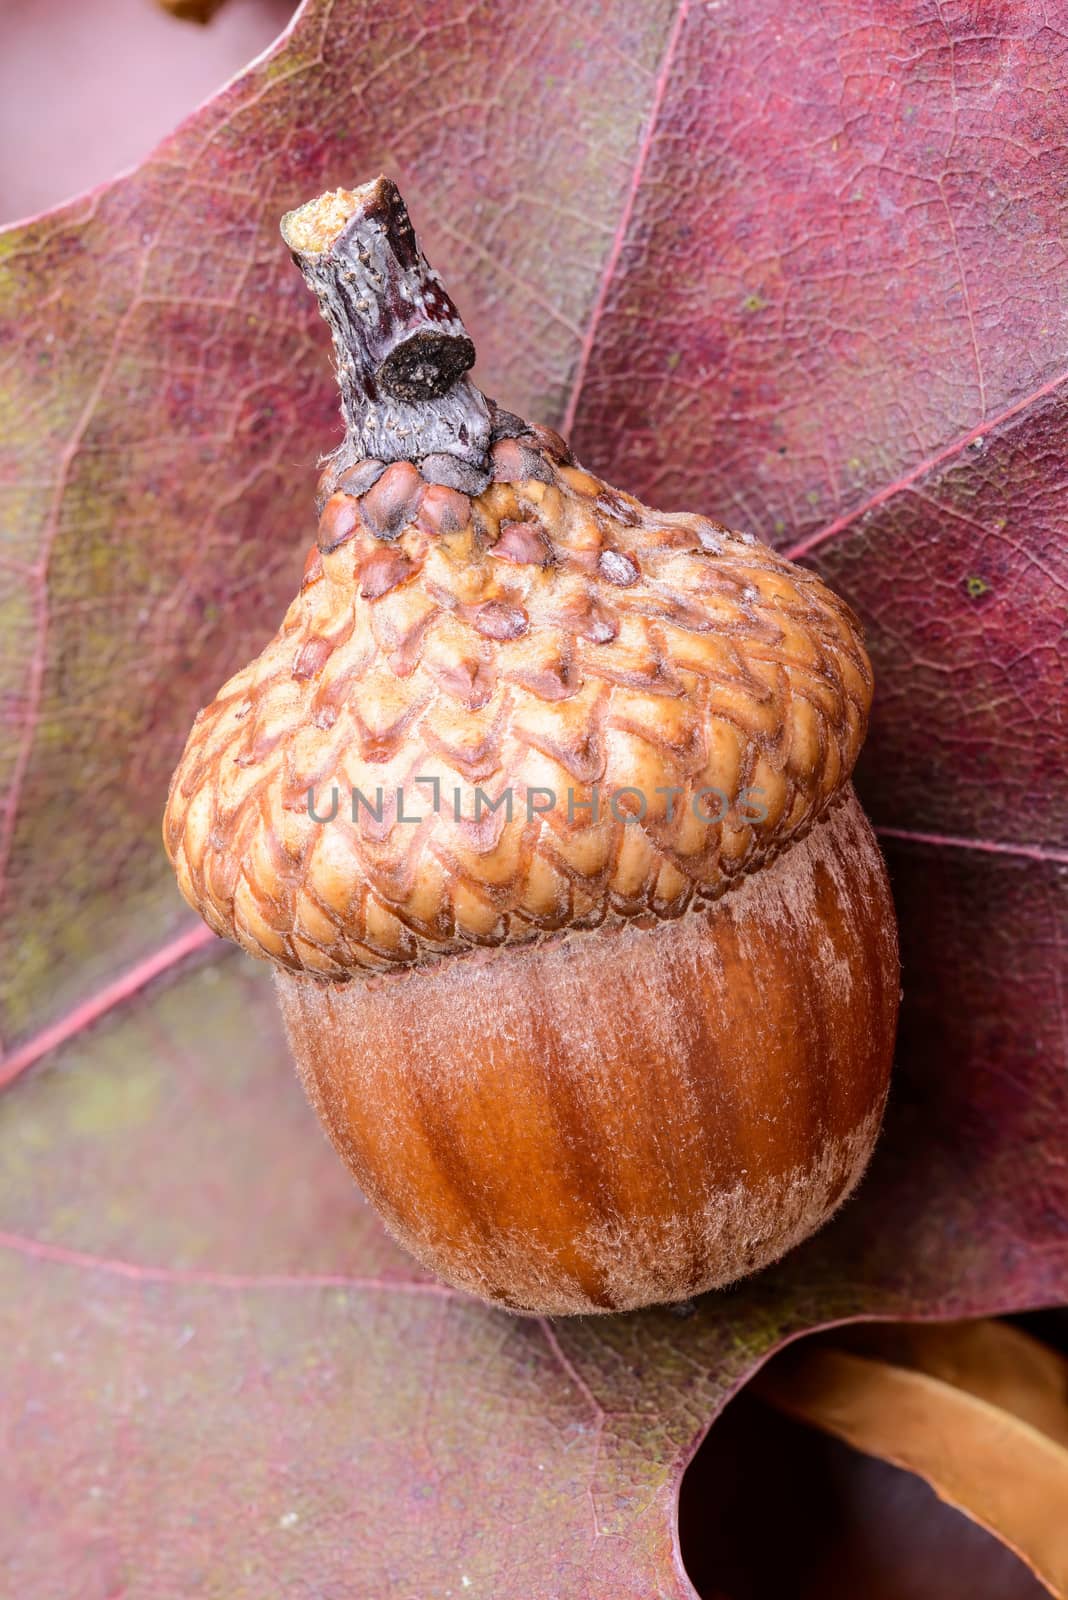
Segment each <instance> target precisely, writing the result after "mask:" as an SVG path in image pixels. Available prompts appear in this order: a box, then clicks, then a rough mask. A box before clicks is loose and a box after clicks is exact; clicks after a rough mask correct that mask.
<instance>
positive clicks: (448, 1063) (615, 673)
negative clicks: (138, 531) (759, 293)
mask: <svg viewBox="0 0 1068 1600" xmlns="http://www.w3.org/2000/svg"><path fill="white" fill-rule="evenodd" d="M282 233H283V237H284V238H285V241H286V243H287V244H288V246H289V247H290V249H291V251H292V253H293V256H294V259H295V260H296V262H297V264H298V265H299V266H300V268H301V270H302V272H303V273H304V276H305V278H306V279H307V281H308V283H309V285H310V286H311V287H312V288H313V289H314V290H315V293H316V294H317V295H318V298H319V303H320V306H321V309H322V312H323V315H324V316H325V318H326V320H327V322H328V324H329V325H330V328H331V331H332V333H333V337H334V343H335V347H336V355H337V369H338V379H339V383H340V387H341V394H342V412H343V417H344V421H345V437H344V440H343V442H342V444H341V446H340V448H339V449H338V450H336V451H335V452H334V454H333V455H332V456H330V457H329V458H328V460H327V462H326V465H325V470H324V471H323V474H322V478H321V480H320V516H319V525H318V538H317V542H316V544H315V546H314V547H313V548H312V550H311V551H310V553H309V556H308V560H307V563H306V566H305V570H304V579H303V583H302V585H301V589H300V593H299V595H298V597H297V598H296V599H295V600H294V601H293V603H292V605H291V606H290V608H289V610H288V612H287V613H286V616H285V618H284V620H283V622H282V625H281V628H280V629H279V631H278V633H277V634H276V635H275V637H274V638H273V639H272V640H271V642H270V643H269V644H268V645H267V646H266V648H265V649H264V651H263V653H262V654H261V655H260V656H259V657H257V659H256V660H255V661H253V662H251V663H250V664H249V665H248V666H247V667H245V668H244V669H243V670H242V671H240V672H238V673H237V674H236V675H235V676H234V677H232V678H231V679H230V680H229V682H228V683H226V684H225V685H224V687H223V688H222V689H221V690H220V692H219V694H218V695H217V697H216V698H215V700H214V701H213V702H212V703H211V705H209V706H208V707H207V708H206V709H204V710H203V711H201V712H200V713H199V715H198V716H197V719H196V722H195V724H194V727H193V730H192V732H191V734H190V737H189V741H188V744H187V745H186V748H185V753H184V754H183V756H182V759H181V761H180V763H179V766H178V769H177V771H176V773H175V775H174V779H173V781H172V785H171V790H170V795H169V798H168V802H167V809H166V816H165V822H164V837H165V842H166V847H167V851H168V854H169V856H170V859H171V862H172V864H173V866H174V870H175V872H176V874H177V878H178V882H179V885H180V886H181V889H182V892H183V894H184V895H185V897H186V899H187V900H188V901H189V903H190V904H191V905H192V906H193V907H194V908H195V909H196V910H197V911H199V912H200V914H201V915H202V916H203V917H204V918H205V920H206V921H207V922H208V924H209V925H210V926H211V927H212V928H213V929H214V930H215V932H216V933H218V934H221V935H223V936H225V937H227V938H230V939H233V940H236V942H237V943H238V944H240V945H242V946H243V947H244V949H246V950H247V951H249V952H250V953H251V954H252V955H254V956H257V957H259V958H261V959H264V960H267V961H270V962H272V963H273V965H274V970H275V979H276V985H277V992H278V997H279V1001H280V1004H281V1010H282V1016H283V1018H284V1022H285V1027H286V1030H287V1033H288V1037H289V1041H290V1045H291V1048H292V1052H293V1055H294V1058H295V1060H296V1064H297V1068H298V1071H299V1073H300V1076H301V1078H302V1080H303V1083H304V1086H305V1089H306V1091H307V1094H308V1097H309V1099H310V1100H311V1103H312V1104H313V1105H314V1107H315V1108H316V1110H317V1111H318V1113H319V1115H320V1117H321V1118H322V1121H323V1123H324V1125H325V1128H326V1131H327V1133H328V1134H329V1136H330V1139H331V1140H332V1142H333V1144H334V1145H335V1147H336V1149H337V1150H338V1152H339V1154H340V1155H341V1157H342V1159H343V1160H344V1161H345V1162H346V1164H347V1165H348V1166H349V1167H350V1169H351V1170H352V1172H353V1174H354V1175H355V1177H356V1178H357V1180H358V1181H359V1183H360V1184H361V1186H362V1188H363V1190H364V1192H365V1193H366V1195H367V1196H368V1197H369V1199H370V1200H371V1201H372V1202H373V1204H374V1205H375V1206H376V1207H377V1208H378V1210H379V1212H380V1213H381V1215H382V1216H383V1218H384V1219H385V1221H386V1223H387V1224H388V1226H389V1227H390V1228H391V1230H392V1231H393V1233H394V1234H395V1235H396V1237H397V1238H398V1239H399V1240H400V1241H401V1242H402V1243H403V1244H404V1245H405V1246H406V1247H407V1249H408V1250H409V1251H411V1253H412V1254H413V1255H414V1256H416V1257H417V1258H418V1259H419V1260H420V1261H421V1262H423V1263H424V1264H425V1265H427V1266H428V1267H430V1268H431V1269H432V1270H433V1271H434V1272H436V1273H437V1274H439V1275H440V1276H441V1277H442V1278H443V1279H445V1280H446V1281H448V1282H449V1283H451V1284H454V1285H456V1286H459V1287H460V1288H462V1289H465V1290H468V1291H470V1292H471V1293H473V1294H475V1295H479V1296H481V1297H483V1298H484V1299H486V1300H489V1301H493V1302H496V1303H498V1304H501V1305H504V1306H508V1307H511V1308H513V1309H515V1310H520V1311H525V1312H534V1313H543V1314H559V1313H574V1312H605V1311H618V1310H624V1309H628V1308H633V1307H637V1306H645V1305H649V1304H654V1303H658V1302H678V1301H684V1300H688V1299H690V1298H691V1297H692V1296H694V1295H696V1294H699V1293H701V1292H703V1291H705V1290H709V1289H713V1288H715V1287H717V1286H719V1285H723V1284H728V1283H730V1282H732V1281H734V1280H736V1279H738V1278H739V1277H741V1276H742V1275H744V1274H746V1273H750V1272H753V1271H755V1270H756V1269H758V1268H760V1267H763V1266H765V1265H766V1264H767V1263H769V1262H771V1261H774V1260H776V1259H777V1258H778V1257H780V1256H781V1255H782V1254H783V1253H784V1252H785V1251H787V1250H789V1249H790V1248H791V1247H792V1246H793V1245H795V1244H797V1243H798V1242H799V1241H800V1240H801V1239H803V1238H805V1237H806V1236H807V1235H809V1234H811V1233H812V1231H813V1230H814V1229H816V1228H818V1227H819V1226H820V1225H821V1224H822V1223H824V1222H825V1221H826V1220H827V1218H828V1217H829V1216H830V1215H831V1214H832V1212H833V1211H834V1210H835V1209H836V1207H838V1206H839V1205H840V1204H841V1202H842V1201H843V1200H844V1199H845V1198H846V1196H847V1195H848V1194H849V1193H850V1191H851V1190H852V1189H853V1188H854V1186H855V1185H856V1183H857V1181H858V1179H859V1178H860V1176H861V1174H862V1172H863V1170H864V1168H865V1165H866V1163H867V1161H868V1158H869V1156H870V1154H871V1150H872V1147H873V1144H874V1142H875V1139H876V1136H877V1133H878V1129H879V1124H880V1120H881V1116H882V1112H883V1106H884V1101H885V1097H886V1092H887V1084H888V1078H889V1073H890V1066H891V1058H892V1054H893V1044H894V1030H895V1024H896V1016H897V1006H898V998H899V968H898V953H897V936H896V929H895V922H894V913H893V906H892V901H891V897H890V892H889V886H888V883H887V877H886V871H885V868H884V865H883V862H882V858H881V856H880V853H879V849H878V846H877V844H876V842H875V838H874V836H873V834H872V830H871V827H870V826H869V824H868V822H867V820H866V818H865V817H864V814H863V812H862V811H861V808H860V806H859V804H858V802H857V799H856V797H855V795H854V792H853V789H852V786H851V784H850V774H851V772H852V770H853V766H854V763H855V761H856V758H857V753H858V751H859V749H860V746H861V743H862V741H863V738H864V733H865V728H866V724H867V718H868V712H869V707H870V704H871V696H872V672H871V667H870V664H869V661H868V657H867V655H866V654H865V651H864V646H863V644H862V642H861V637H860V628H859V624H858V622H857V619H856V617H855V616H854V615H853V613H852V612H851V611H850V609H849V607H848V606H847V605H845V603H844V602H843V601H842V600H840V599H839V598H838V597H837V596H836V595H835V594H833V593H832V592H831V591H830V590H829V589H828V588H827V587H826V586H825V585H824V584H823V583H822V582H821V581H820V579H819V578H818V577H817V576H816V575H815V574H814V573H812V572H810V571H807V570H805V569H803V568H801V567H799V566H795V565H793V564H792V563H791V562H789V561H787V560H784V559H783V557H781V556H779V555H777V554H775V553H774V552H773V551H772V550H770V549H769V548H767V547H766V546H765V545H763V544H760V543H758V542H757V541H756V540H755V539H754V538H752V536H750V535H746V534H736V533H731V532H729V531H728V530H727V529H726V528H724V527H722V526H720V525H719V524H718V523H715V522H712V521H709V520H708V518H706V517H701V516H696V515H688V514H687V515H683V514H679V513H670V514H666V513H662V512H657V511H653V510H650V509H649V508H648V507H647V506H645V505H643V504H641V503H640V502H639V501H638V500H636V499H635V498H633V497H632V496H631V495H629V494H626V493H623V492H621V491H620V490H617V489H614V488H611V487H610V486H609V485H608V484H606V483H605V482H603V481H602V480H601V479H600V478H598V477H597V476H596V475H595V474H594V473H592V472H588V471H586V470H584V469H583V468H582V467H581V466H580V465H579V464H578V463H577V462H576V461H575V460H574V459H573V457H572V455H571V452H570V451H569V449H568V447H567V445H566V444H565V442H564V441H563V440H562V439H561V438H560V436H559V435H558V434H557V433H555V432H553V431H552V430H551V429H549V428H545V427H540V426H536V425H531V424H529V423H527V422H525V421H523V420H522V419H521V418H519V417H517V416H514V415H513V414H511V413H510V412H508V411H505V410H502V409H501V408H500V407H498V406H497V405H496V404H495V403H494V402H493V401H491V400H488V399H487V398H486V397H485V396H484V395H482V394H481V393H480V392H479V390H478V389H477V388H476V387H475V386H474V385H473V383H472V382H471V380H470V378H469V376H468V373H469V371H470V368H471V366H472V364H473V362H474V355H475V352H474V347H473V345H472V342H471V339H470V337H469V336H468V334H467V331H466V329H465V327H464V325H463V322H462V321H461V319H460V316H459V313H458V312H457V310H456V307H455V306H454V304H453V302H452V300H451V299H450V298H449V296H448V294H447V293H446V291H445V288H444V286H443V284H442V282H441V280H440V278H439V277H438V275H437V274H436V273H435V272H434V271H433V269H432V268H431V267H430V266H429V264H428V263H427V261H426V259H425V257H424V256H423V255H422V253H421V251H420V249H419V246H418V244H417V242H416V239H415V235H414V233H413V231H412V226H411V223H410V221H409V217H408V213H407V211H406V209H405V206H404V203H403V201H402V200H401V197H400V195H399V194H398V192H397V189H396V188H395V186H394V185H393V183H392V182H390V181H389V180H387V179H385V178H379V179H377V180H376V181H375V182H373V183H370V184H367V185H365V186H364V187H362V188H357V189H354V190H351V191H350V190H337V191H334V192H332V193H329V194H326V195H323V196H321V197H320V198H319V199H317V200H315V201H312V202H311V203H310V204H309V205H306V206H303V207H302V208H300V209H299V210H297V211H294V212H291V213H290V214H289V215H288V216H287V217H286V218H285V219H284V221H283V223H282Z"/></svg>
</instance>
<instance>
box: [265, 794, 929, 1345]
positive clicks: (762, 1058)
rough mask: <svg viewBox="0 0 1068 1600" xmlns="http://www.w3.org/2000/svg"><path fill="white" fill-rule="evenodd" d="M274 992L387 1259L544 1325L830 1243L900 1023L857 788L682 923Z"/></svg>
mask: <svg viewBox="0 0 1068 1600" xmlns="http://www.w3.org/2000/svg"><path fill="white" fill-rule="evenodd" d="M276 980H277V989H278V994H279V999H280V1002H281V1008H282V1014H283V1017H284V1019H285V1022H286V1027H287V1031H288V1034H289V1039H290V1044H291V1048H292V1050H293V1054H294V1057H295V1059H296V1062H297V1065H298V1068H299V1070H300V1073H301V1077H302V1079H303V1082H304V1085H305V1088H306V1090H307V1092H308V1095H309V1098H310V1099H311V1101H312V1103H313V1104H314V1105H315V1107H316V1109H317V1110H318V1112H319V1115H320V1117H321V1118H322V1120H323V1123H324V1124H325V1126H326V1129H327V1132H328V1133H329V1135H330V1138H331V1139H332V1141H333V1143H334V1144H335V1146H336V1148H337V1149H338V1151H339V1153H340V1154H341V1156H342V1157H343V1159H344V1160H345V1161H346V1163H347V1164H348V1166H349V1167H350V1168H351V1170H352V1172H353V1173H354V1174H355V1176H356V1178H357V1179H358V1181H359V1182H360V1184H361V1185H362V1187H363V1188H364V1190H365V1192H366V1193H367V1195H368V1197H369V1198H370V1199H371V1200H372V1201H373V1202H374V1204H375V1205H376V1206H377V1208H378V1209H379V1211H380V1212H381V1213H382V1215H383V1216H384V1218H385V1219H386V1221H387V1223H388V1224H389V1226H390V1227H391V1229H392V1230H393V1232H394V1233H395V1234H396V1235H397V1237H398V1238H399V1239H400V1241H401V1242H402V1243H403V1244H404V1245H405V1246H406V1247H407V1248H408V1249H409V1250H410V1251H411V1252H412V1254H413V1255H415V1256H416V1257H417V1258H418V1259H419V1260H420V1261H422V1262H424V1263H425V1264H426V1265H427V1266H429V1267H430V1268H432V1269H433V1270H434V1271H435V1272H436V1273H438V1274H439V1275H440V1276H441V1277H443V1278H445V1279H446V1280H447V1281H448V1282H450V1283H453V1284H455V1285H457V1286H459V1287H461V1288H463V1289H466V1290H469V1291H471V1292H472V1293H474V1294H477V1295H480V1296H482V1297H483V1298H485V1299H488V1300H494V1301H497V1302H498V1303H501V1304H504V1305H507V1306H509V1307H512V1308H514V1309H517V1310H524V1311H537V1312H541V1313H550V1314H560V1313H573V1312H602V1311H618V1310H626V1309H629V1308H632V1307H637V1306H643V1305H648V1304H652V1303H656V1302H671V1301H680V1300H686V1299H688V1298H689V1297H690V1296H692V1295H695V1294H698V1293H700V1292H701V1291H702V1290H706V1289H711V1288H714V1287H716V1286H718V1285H721V1284H725V1283H729V1282H731V1281H733V1280H734V1279H736V1278H739V1277H741V1276H742V1275H744V1274H746V1273H749V1272H752V1271H754V1270H756V1269H757V1268H759V1267H762V1266H765V1265H767V1264H768V1263H769V1262H771V1261H774V1260H776V1259H777V1258H778V1257H779V1256H781V1255H782V1254H783V1253H784V1252H785V1251H786V1250H788V1249H790V1248H791V1246H793V1245H795V1244H797V1243H798V1242H799V1241H800V1240H801V1239H803V1238H805V1237H806V1236H807V1235H808V1234H809V1233H811V1232H812V1231H813V1230H814V1229H815V1228H817V1227H819V1226H820V1225H821V1224H822V1223H823V1222H824V1221H826V1219H827V1218H828V1217H829V1216H830V1215H831V1213H832V1212H833V1211H834V1210H835V1209H836V1207H837V1206H838V1205H839V1204H840V1203H841V1202H842V1201H843V1200H844V1199H845V1198H846V1196H847V1195H848V1194H849V1193H850V1191H851V1190H852V1189H853V1187H854V1185H855V1184H856V1183H857V1181H858V1179H859V1177H860V1175H861V1173H862V1171H863V1169H864V1167H865V1165H866V1163H867V1160H868V1157H869V1155H870V1153H871V1149H872V1146H873V1144H874V1142H875V1138H876V1135H877V1132H878V1127H879V1121H880V1118H881V1115H882V1110H883V1103H884V1100H885V1097H886V1089H887V1082H888V1078H889V1072H890V1065H891V1057H892V1054H893V1040H894V1025H895V1018H896V1013H897V1001H898V965H897V945H896V934H895V926H894V915H893V906H892V904H891V900H890V891H889V885H888V883H887V878H886V871H885V868H884V866H883V863H882V858H881V856H880V854H879V849H878V846H877V844H876V842H875V839H874V836H873V835H872V832H871V828H870V827H869V825H868V823H867V821H866V819H865V817H864V815H863V813H862V811H861V810H860V807H859V805H858V804H857V801H856V799H855V798H854V797H853V795H852V793H851V791H850V790H849V789H848V787H847V790H846V792H845V793H844V794H843V795H842V796H841V798H840V799H839V801H838V802H837V803H835V804H834V805H833V807H832V808H831V810H830V812H829V813H828V814H827V815H826V816H825V817H824V818H823V819H822V820H820V821H819V822H818V823H817V824H816V825H815V826H814V827H813V828H812V829H811V831H810V832H809V833H808V835H807V837H806V838H805V839H803V840H802V841H800V842H799V843H797V844H795V845H794V846H793V848H792V849H790V850H788V851H786V852H784V853H783V854H781V855H780V856H779V857H778V858H777V859H776V860H775V861H774V862H773V863H772V864H771V865H769V866H767V867H765V868H764V869H763V870H762V871H760V872H756V873H751V874H749V875H748V876H746V877H744V878H743V879H742V880H741V882H740V883H739V884H738V885H737V887H736V888H735V890H734V891H733V892H732V893H730V894H727V895H724V896H723V897H722V898H721V899H720V900H719V901H718V902H716V903H715V904H713V905H709V906H700V907H695V908H693V909H691V911H690V912H689V914H688V915H686V916H685V917H683V918H681V919H680V920H679V921H678V922H676V923H670V924H669V923H656V924H654V925H653V926H651V927H638V926H633V925H632V926H605V927H601V928H598V929H595V930H593V931H589V932H584V933H575V932H570V933H566V934H561V935H558V936H556V937H555V938H550V939H548V940H545V941H543V942H542V943H540V944H537V945H528V946H527V947H525V948H521V949H511V950H508V949H496V950H487V951H484V952H479V953H475V954H473V955H471V956H469V957H468V958H467V959H464V960H457V959H444V960H439V961H435V962H430V963H427V964H425V965H423V966H419V967H416V968H415V969H413V970H411V971H407V972H393V973H389V974H386V975H384V976H382V977H372V978H370V979H368V980H367V981H366V982H361V983H349V984H323V983H320V982H318V981H316V980H315V979H313V978H309V977H307V976H303V975H299V974H294V973H292V972H289V971H286V970H285V969H283V968H280V969H279V970H278V972H277V974H276Z"/></svg>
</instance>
